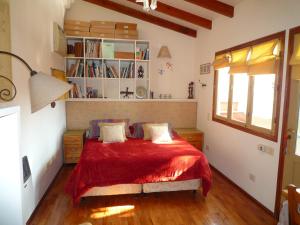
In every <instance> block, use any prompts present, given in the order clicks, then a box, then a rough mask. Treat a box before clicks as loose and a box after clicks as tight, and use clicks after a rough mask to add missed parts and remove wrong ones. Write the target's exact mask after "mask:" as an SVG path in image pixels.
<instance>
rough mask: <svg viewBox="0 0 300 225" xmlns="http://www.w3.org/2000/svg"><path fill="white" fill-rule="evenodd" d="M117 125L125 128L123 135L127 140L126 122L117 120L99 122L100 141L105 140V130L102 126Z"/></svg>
mask: <svg viewBox="0 0 300 225" xmlns="http://www.w3.org/2000/svg"><path fill="white" fill-rule="evenodd" d="M115 125H121V126H122V128H123V136H124V140H125V141H126V140H127V138H126V132H125V126H126V123H125V122H117V123H98V126H99V128H100V137H99V138H98V140H99V141H103V131H102V128H103V127H104V126H115Z"/></svg>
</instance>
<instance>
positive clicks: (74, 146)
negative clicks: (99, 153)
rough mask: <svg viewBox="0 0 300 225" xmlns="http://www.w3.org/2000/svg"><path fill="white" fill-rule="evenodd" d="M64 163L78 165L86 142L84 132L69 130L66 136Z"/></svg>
mask: <svg viewBox="0 0 300 225" xmlns="http://www.w3.org/2000/svg"><path fill="white" fill-rule="evenodd" d="M63 139H64V162H65V163H77V162H78V160H79V158H80V155H81V152H82V149H83V145H84V141H85V131H84V130H69V131H66V132H65V134H64V138H63Z"/></svg>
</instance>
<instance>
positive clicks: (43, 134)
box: [0, 0, 66, 224]
mask: <svg viewBox="0 0 300 225" xmlns="http://www.w3.org/2000/svg"><path fill="white" fill-rule="evenodd" d="M10 13H11V44H12V48H11V50H12V52H13V53H15V54H17V55H19V56H21V57H23V58H24V59H25V60H26V61H27V62H28V63H29V65H31V67H32V68H34V69H36V70H38V71H43V72H45V73H48V74H50V68H51V67H54V68H59V69H64V64H63V62H64V61H63V58H62V57H60V56H58V55H57V54H55V53H51V37H52V36H51V35H52V33H51V29H52V23H53V22H54V21H55V22H57V23H59V24H60V25H63V20H64V6H63V1H61V0H47V1H46V0H42V1H36V0H10ZM29 76H30V75H29V71H28V70H27V68H25V67H24V65H22V63H20V62H19V61H16V60H14V61H13V80H14V82H15V84H16V86H17V90H18V93H17V96H16V98H15V100H14V101H13V102H10V103H6V104H4V103H2V104H0V106H1V107H4V106H9V105H20V107H21V155H22V156H23V155H27V156H28V159H29V163H30V166H31V171H32V178H31V180H30V181H29V183H28V186H27V188H24V189H23V217H24V218H23V223H24V224H25V222H26V221H27V220H28V218H29V217H30V215H31V213H32V212H33V210H34V208H35V207H36V206H37V204H38V202H39V200H40V199H41V197H42V196H43V194H44V193H45V191H46V189H47V187H48V186H49V184H50V183H51V182H52V180H53V178H54V176H55V175H56V173H57V172H58V170H59V168H60V167H61V166H62V157H63V154H62V134H63V131H64V130H65V127H66V118H65V104H64V102H58V103H57V106H56V108H55V109H52V108H51V107H50V106H47V107H45V108H44V109H42V110H41V111H38V112H36V113H34V114H31V109H30V96H29V88H28V79H29ZM45 85H47V84H45Z"/></svg>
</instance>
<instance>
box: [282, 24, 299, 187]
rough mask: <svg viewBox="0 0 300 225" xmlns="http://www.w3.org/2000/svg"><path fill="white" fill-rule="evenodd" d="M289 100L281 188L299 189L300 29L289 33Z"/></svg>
mask: <svg viewBox="0 0 300 225" xmlns="http://www.w3.org/2000/svg"><path fill="white" fill-rule="evenodd" d="M289 44H290V46H289V51H290V59H289V70H290V72H289V75H290V76H288V79H289V80H287V82H289V93H288V94H289V99H288V103H289V104H288V109H285V110H288V114H287V118H286V119H287V120H286V124H287V126H286V128H287V129H286V130H285V131H284V132H285V141H286V145H285V149H284V153H285V154H284V170H283V180H282V187H283V188H285V187H286V186H287V185H288V184H294V185H296V186H298V187H300V109H299V108H300V27H299V28H296V29H294V31H293V32H292V31H291V32H290V43H289Z"/></svg>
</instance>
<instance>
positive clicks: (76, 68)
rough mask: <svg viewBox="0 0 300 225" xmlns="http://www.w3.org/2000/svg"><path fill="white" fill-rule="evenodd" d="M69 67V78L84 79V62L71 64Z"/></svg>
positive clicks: (77, 61)
mask: <svg viewBox="0 0 300 225" xmlns="http://www.w3.org/2000/svg"><path fill="white" fill-rule="evenodd" d="M68 67H69V69H68V71H67V76H68V77H83V62H81V61H80V60H76V61H75V63H70V64H69V66H68Z"/></svg>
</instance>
